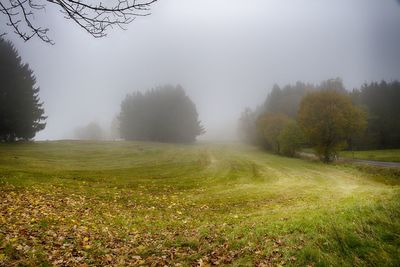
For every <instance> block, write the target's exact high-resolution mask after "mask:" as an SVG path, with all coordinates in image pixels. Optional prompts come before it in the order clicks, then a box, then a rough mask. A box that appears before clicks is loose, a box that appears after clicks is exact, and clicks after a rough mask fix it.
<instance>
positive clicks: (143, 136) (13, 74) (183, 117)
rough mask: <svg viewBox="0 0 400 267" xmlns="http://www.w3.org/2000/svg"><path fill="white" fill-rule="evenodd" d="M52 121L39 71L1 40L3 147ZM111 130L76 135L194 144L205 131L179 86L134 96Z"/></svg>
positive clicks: (81, 130) (89, 129) (85, 129)
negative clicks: (38, 83)
mask: <svg viewBox="0 0 400 267" xmlns="http://www.w3.org/2000/svg"><path fill="white" fill-rule="evenodd" d="M46 118H47V117H46V116H44V109H43V102H41V101H40V98H39V87H37V86H36V79H35V76H34V74H33V71H32V70H31V69H30V68H29V65H28V64H24V63H22V61H21V58H20V57H19V55H18V52H17V50H16V49H15V48H14V46H13V45H12V43H11V42H9V41H6V40H4V39H2V38H1V37H0V142H14V141H18V140H30V139H32V138H33V137H34V136H35V135H36V133H37V132H38V131H41V130H43V129H44V128H45V126H46V123H45V120H46ZM111 128H112V129H111V131H110V132H109V133H107V132H106V131H104V130H103V129H102V128H101V127H100V125H98V124H97V123H95V122H91V123H89V124H87V125H85V126H82V127H78V128H76V129H75V131H74V136H75V137H76V138H78V139H84V140H104V139H107V138H108V139H110V138H111V139H119V138H120V137H122V138H124V139H125V140H135V141H156V142H174V143H190V142H194V141H195V140H196V137H197V136H199V135H201V134H203V133H204V132H205V130H204V127H203V126H202V125H201V123H200V121H199V118H198V113H197V109H196V106H195V104H194V103H193V102H192V100H191V99H190V98H189V97H188V96H187V95H186V93H185V90H184V89H183V88H182V87H181V86H179V85H178V86H171V85H165V86H160V87H157V88H154V89H150V90H147V91H146V92H144V93H142V92H135V93H132V94H128V95H127V96H126V97H125V99H124V100H123V101H122V103H121V111H120V113H119V115H118V116H117V117H116V118H115V119H114V120H113V122H112V127H111ZM117 128H118V129H117ZM116 132H118V134H117V133H116Z"/></svg>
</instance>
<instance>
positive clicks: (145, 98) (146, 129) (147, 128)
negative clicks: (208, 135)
mask: <svg viewBox="0 0 400 267" xmlns="http://www.w3.org/2000/svg"><path fill="white" fill-rule="evenodd" d="M119 119H120V132H121V137H122V138H125V139H126V140H144V141H156V142H176V143H190V142H194V141H195V140H196V137H197V136H198V135H200V134H203V133H204V129H203V127H202V126H201V125H200V122H199V120H198V114H197V111H196V106H195V105H194V103H193V102H192V101H191V100H190V98H189V97H188V96H187V95H186V94H185V91H184V90H183V88H182V87H180V86H176V87H173V86H169V85H167V86H163V87H159V88H157V89H152V90H149V91H147V92H145V93H144V94H143V93H140V92H136V93H133V94H131V95H127V96H126V98H125V99H124V100H123V101H122V104H121V113H120V116H119Z"/></svg>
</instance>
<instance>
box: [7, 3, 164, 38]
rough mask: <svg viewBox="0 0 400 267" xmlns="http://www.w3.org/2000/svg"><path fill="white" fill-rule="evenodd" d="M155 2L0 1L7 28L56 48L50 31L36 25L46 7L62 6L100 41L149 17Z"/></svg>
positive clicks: (62, 8) (64, 12)
mask: <svg viewBox="0 0 400 267" xmlns="http://www.w3.org/2000/svg"><path fill="white" fill-rule="evenodd" d="M156 1H157V0H142V1H138V0H113V2H114V3H112V4H109V5H104V4H103V3H102V2H96V3H94V4H90V3H87V2H83V1H82V0H0V12H1V13H2V14H3V15H5V16H6V17H7V18H8V22H7V25H8V26H10V27H12V28H13V29H14V32H15V33H16V34H17V35H19V36H20V37H21V38H22V39H23V40H24V41H28V40H30V39H31V38H32V37H38V38H39V39H41V40H42V41H44V42H46V43H50V44H53V43H54V42H53V41H52V40H51V39H50V38H49V36H48V31H49V29H48V28H43V27H41V26H37V25H35V24H34V23H33V22H34V16H35V14H36V13H38V12H40V11H42V10H44V8H45V6H46V4H53V5H57V6H59V7H60V11H61V12H62V13H63V14H64V17H65V18H66V19H71V20H72V21H74V22H75V23H76V24H78V26H80V27H81V28H83V29H84V30H85V31H86V32H88V33H89V34H90V35H92V36H93V37H95V38H100V37H104V36H106V35H107V31H108V29H109V28H114V26H116V27H118V28H121V29H125V25H127V24H129V23H131V22H132V21H133V20H134V19H135V18H136V17H138V16H148V15H150V13H149V8H150V5H151V4H153V3H155V2H156ZM1 36H2V35H0V37H1Z"/></svg>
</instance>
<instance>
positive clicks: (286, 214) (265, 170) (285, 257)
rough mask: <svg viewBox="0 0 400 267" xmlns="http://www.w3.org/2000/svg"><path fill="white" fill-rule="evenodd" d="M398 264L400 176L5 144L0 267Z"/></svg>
mask: <svg viewBox="0 0 400 267" xmlns="http://www.w3.org/2000/svg"><path fill="white" fill-rule="evenodd" d="M53 265H56V266H107V265H108V266H127V265H130V266H212V265H221V266H307V265H308V266H399V265H400V171H399V170H396V169H377V168H375V167H357V166H353V165H350V164H330V165H327V164H322V163H320V162H317V161H312V160H304V159H291V158H285V157H280V156H277V155H273V154H269V153H266V152H264V151H261V150H259V149H257V148H253V147H249V146H244V145H239V144H228V143H227V144H224V143H221V144H196V145H172V144H156V143H140V142H83V141H79V142H78V141H59V142H35V143H17V144H0V266H53Z"/></svg>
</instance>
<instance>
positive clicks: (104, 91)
mask: <svg viewBox="0 0 400 267" xmlns="http://www.w3.org/2000/svg"><path fill="white" fill-rule="evenodd" d="M40 15H42V16H39V14H38V16H37V21H38V22H39V23H41V24H43V25H47V26H48V27H49V28H50V29H51V31H50V33H49V35H50V36H51V38H52V39H53V40H54V41H55V42H56V44H55V45H53V46H51V45H49V44H46V43H43V42H41V41H39V40H33V41H29V42H27V43H24V42H23V41H22V40H21V39H18V38H17V37H16V36H15V35H14V34H8V35H7V38H8V39H10V40H11V41H13V42H14V44H15V46H16V47H17V49H18V51H19V52H20V54H21V56H22V59H23V61H24V62H27V63H29V64H30V66H31V68H32V69H33V71H34V73H35V75H36V77H37V84H38V85H39V86H40V88H41V91H40V98H41V100H43V101H44V103H45V104H44V107H45V110H46V114H47V115H48V119H47V127H46V129H45V130H43V131H42V132H40V133H39V134H38V135H37V137H36V139H63V138H71V137H72V133H73V130H74V128H75V127H76V126H82V125H85V124H87V123H89V122H91V121H97V122H98V123H100V124H101V125H103V126H104V127H108V126H109V124H110V121H111V119H112V118H113V117H115V115H116V114H117V113H118V112H119V108H120V102H121V100H122V99H123V97H124V96H125V95H126V94H127V93H129V92H133V91H136V90H145V89H148V88H152V87H155V86H157V85H162V84H166V83H171V84H181V85H182V86H183V87H184V88H185V89H186V92H187V93H188V95H189V96H190V97H191V98H192V100H193V101H194V102H195V103H196V105H197V109H198V112H199V116H200V120H201V121H202V122H203V125H204V126H205V127H206V129H207V134H206V135H205V136H204V138H208V139H217V138H220V137H222V136H223V137H226V138H233V137H234V136H235V133H236V132H235V131H236V129H235V123H236V120H237V118H238V116H239V114H240V112H241V111H242V110H243V108H244V107H246V106H249V107H254V106H256V105H258V104H260V103H262V102H263V101H264V99H265V97H266V96H267V94H268V92H269V90H270V88H271V87H272V85H273V84H274V83H277V84H279V85H285V84H287V83H295V82H296V81H298V80H301V81H304V82H311V83H318V82H320V81H321V80H324V79H329V78H335V77H341V78H342V79H343V81H344V84H345V86H346V88H347V89H352V88H354V87H359V86H360V85H361V84H362V83H364V82H368V81H372V80H381V79H385V80H394V79H400V4H399V2H398V1H396V0H330V1H328V0H247V1H243V0H240V1H239V0H202V1H200V0H159V2H158V3H156V4H154V5H153V6H152V15H151V16H148V17H145V18H138V19H137V20H136V21H134V22H133V23H131V24H130V25H129V26H128V29H127V30H126V31H122V30H119V29H116V30H114V31H111V32H109V36H108V37H106V38H102V39H94V38H92V37H91V36H89V35H88V34H87V33H86V32H84V31H83V30H82V29H81V28H79V27H78V26H77V25H75V24H74V23H73V22H72V21H69V20H65V19H64V18H63V15H62V14H61V13H60V12H58V9H57V8H55V9H54V8H51V7H50V6H49V7H48V8H47V10H46V13H44V14H40ZM1 21H4V18H1ZM1 25H2V26H1V27H2V28H4V27H5V26H4V23H3V24H1ZM5 30H7V29H5Z"/></svg>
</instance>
